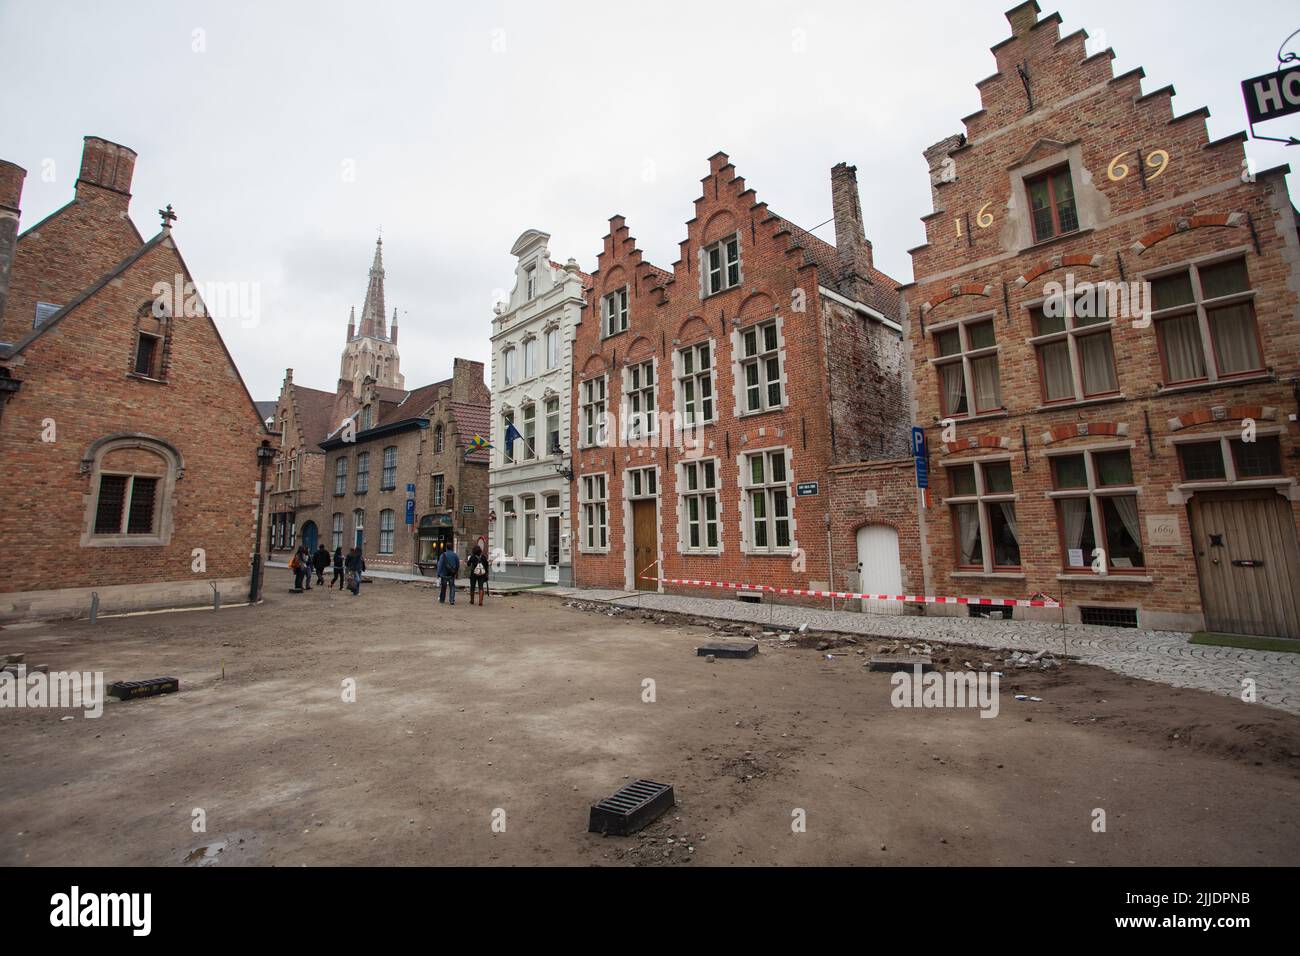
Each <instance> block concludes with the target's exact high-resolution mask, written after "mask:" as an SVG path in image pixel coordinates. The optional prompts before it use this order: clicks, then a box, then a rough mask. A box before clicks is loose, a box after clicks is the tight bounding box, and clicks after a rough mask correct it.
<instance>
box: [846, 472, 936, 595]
mask: <svg viewBox="0 0 1300 956" xmlns="http://www.w3.org/2000/svg"><path fill="white" fill-rule="evenodd" d="M830 484H831V502H832V506H833V511H834V514H835V520H834V523H833V525H832V529H833V534H834V538H833V542H834V543H833V547H834V557H835V580H834V589H835V590H837V591H857V590H859V589H860V588H861V586H862V584H861V582H860V581H859V577H858V529H860V528H862V527H863V526H864V525H869V524H882V525H886V526H888V527H890V528H893V529H894V530H895V531H896V532H897V534H898V558H899V565H900V567H901V571H902V574H901V578H902V585H903V591H904V592H905V593H907V594H923V593H924V592H925V568H924V563H923V558H922V549H921V533H920V526H919V521H920V516H919V513H918V508H917V488H916V466H915V464H914V463H913V460H912V459H911V458H902V459H895V460H892V461H875V462H862V463H860V464H856V465H837V466H836V467H835V468H833V469H832V470H831V482H830Z"/></svg>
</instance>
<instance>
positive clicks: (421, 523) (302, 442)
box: [267, 240, 490, 573]
mask: <svg viewBox="0 0 1300 956" xmlns="http://www.w3.org/2000/svg"><path fill="white" fill-rule="evenodd" d="M384 275H385V273H384V259H383V241H382V240H379V241H378V242H376V243H375V255H374V260H373V262H372V263H371V266H370V274H369V279H368V281H367V285H366V295H365V300H364V301H363V303H362V306H361V319H360V322H358V321H357V317H356V310H355V309H353V310H352V312H351V314H350V315H349V317H348V327H347V338H346V339H345V340H344V345H343V355H342V358H341V360H340V363H339V378H338V384H337V387H336V388H335V390H334V391H333V392H326V391H322V390H320V389H312V388H305V387H304V386H302V385H299V384H297V383H295V382H294V380H293V369H288V370H286V372H285V378H284V384H283V385H282V386H281V388H280V398H279V401H278V402H277V403H276V422H277V425H278V430H279V433H280V441H279V448H278V452H279V454H278V455H277V457H276V461H275V477H274V483H273V484H272V485H271V514H270V520H269V522H268V528H267V540H268V547H269V548H270V549H271V550H272V552H273V553H274V554H275V555H276V556H277V557H278V558H280V559H281V560H287V559H288V558H289V556H290V555H291V554H292V552H293V550H294V549H295V548H296V547H297V546H298V544H306V545H307V547H308V548H309V549H312V550H315V548H316V546H317V544H319V543H323V544H324V545H325V546H326V547H327V548H329V549H330V550H331V551H333V550H334V548H337V547H341V548H343V550H344V551H345V552H346V551H347V550H348V549H350V548H352V547H353V546H354V545H360V546H361V548H362V550H363V551H364V553H365V555H366V563H367V566H369V567H371V568H374V569H376V570H389V571H400V572H404V573H411V572H416V571H418V570H420V569H421V566H424V569H425V570H428V566H430V565H431V564H433V563H434V562H436V561H437V555H438V553H439V552H440V551H441V550H442V549H443V548H445V547H447V546H448V545H451V544H454V545H455V547H456V548H458V549H460V550H461V552H462V554H464V553H467V551H468V549H469V548H471V547H473V545H474V544H475V543H477V542H478V541H479V540H480V539H483V541H484V542H485V543H486V540H487V530H488V514H489V508H488V474H487V470H488V452H487V450H485V449H484V450H475V451H470V450H469V447H468V446H469V442H470V440H471V439H472V438H473V437H474V436H475V435H482V436H484V437H485V438H486V437H487V436H488V434H489V423H490V394H489V392H488V388H487V385H486V384H485V383H484V381H483V363H482V362H470V361H467V360H465V359H459V358H458V359H456V360H455V361H454V363H453V369H452V376H451V378H449V379H446V380H444V381H441V382H434V383H433V384H431V385H425V386H423V387H421V388H416V389H410V390H408V389H407V388H406V377H405V376H404V375H403V374H402V370H401V356H400V355H399V354H398V351H397V310H396V309H394V310H393V316H392V322H391V324H389V323H388V322H386V321H385V315H386V306H385V291H384ZM408 501H410V502H411V504H410V505H408V504H407V502H408ZM408 515H409V521H408Z"/></svg>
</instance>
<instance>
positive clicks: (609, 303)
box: [600, 286, 628, 338]
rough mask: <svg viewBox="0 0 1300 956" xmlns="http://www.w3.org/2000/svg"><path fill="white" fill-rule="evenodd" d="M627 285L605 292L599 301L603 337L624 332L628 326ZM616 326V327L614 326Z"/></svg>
mask: <svg viewBox="0 0 1300 956" xmlns="http://www.w3.org/2000/svg"><path fill="white" fill-rule="evenodd" d="M627 289H628V287H627V286H623V287H621V288H618V289H615V290H614V291H613V292H610V293H607V294H606V295H605V296H604V298H602V299H601V300H600V301H601V309H600V312H601V321H600V324H601V327H602V329H603V331H604V333H605V334H604V337H605V338H609V337H610V336H611V335H618V334H619V333H621V332H626V331H627V327H628V291H627ZM616 326H617V327H616Z"/></svg>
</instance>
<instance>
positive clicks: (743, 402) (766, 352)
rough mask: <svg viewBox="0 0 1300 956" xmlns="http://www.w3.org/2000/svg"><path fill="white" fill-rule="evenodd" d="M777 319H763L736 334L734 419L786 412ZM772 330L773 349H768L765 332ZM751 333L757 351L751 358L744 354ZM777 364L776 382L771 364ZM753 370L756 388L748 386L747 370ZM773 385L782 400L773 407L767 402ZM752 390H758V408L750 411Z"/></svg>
mask: <svg viewBox="0 0 1300 956" xmlns="http://www.w3.org/2000/svg"><path fill="white" fill-rule="evenodd" d="M781 326H782V323H781V317H780V316H774V317H773V318H770V319H764V320H763V321H762V322H755V323H752V324H750V325H747V326H745V327H744V328H740V329H737V330H736V348H735V352H734V354H735V359H734V360H733V369H734V374H735V379H736V389H737V395H736V414H737V415H741V416H743V415H762V414H765V413H766V412H771V411H775V410H777V409H780V408H785V406H786V403H787V401H788V398H789V392H788V389H787V386H786V380H785V338H784V335H783V331H782V327H781ZM768 328H772V329H774V330H775V331H774V335H775V336H776V345H775V347H771V348H769V347H768V345H767V331H766V330H767V329H768ZM751 332H753V333H754V336H755V343H754V344H755V348H756V349H757V351H755V352H754V354H753V355H749V354H747V353H746V348H747V347H748V346H747V343H746V337H747V336H748V335H749V333H751ZM773 360H775V361H776V378H775V379H773V378H772V377H771V365H770V363H771V362H772V361H773ZM751 367H752V368H754V369H756V374H757V378H758V381H757V383H756V384H755V385H750V384H749V378H748V369H749V368H751ZM773 385H776V387H777V388H778V389H779V390H780V393H781V396H780V397H781V400H780V401H779V402H776V403H775V404H773V403H772V402H771V400H770V395H769V392H770V390H771V387H772V386H773ZM751 388H757V389H758V398H759V405H758V407H757V408H750V407H749V391H750V389H751Z"/></svg>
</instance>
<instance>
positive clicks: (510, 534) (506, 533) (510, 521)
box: [501, 498, 517, 557]
mask: <svg viewBox="0 0 1300 956" xmlns="http://www.w3.org/2000/svg"><path fill="white" fill-rule="evenodd" d="M516 520H517V519H516V516H515V499H513V498H502V499H501V550H502V552H503V553H504V554H505V555H506V556H507V557H514V553H515V521H516Z"/></svg>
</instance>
